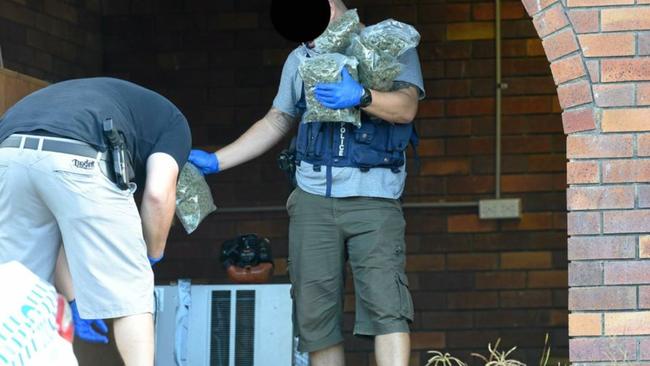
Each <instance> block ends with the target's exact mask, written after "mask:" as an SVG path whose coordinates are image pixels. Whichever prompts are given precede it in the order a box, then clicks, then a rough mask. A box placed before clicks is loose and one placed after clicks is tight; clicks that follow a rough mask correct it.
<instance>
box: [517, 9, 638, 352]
mask: <svg viewBox="0 0 650 366" xmlns="http://www.w3.org/2000/svg"><path fill="white" fill-rule="evenodd" d="M523 3H524V5H525V7H526V9H527V10H528V13H529V14H530V15H531V16H532V17H533V22H534V24H535V28H536V29H537V32H538V34H539V36H540V38H542V41H543V45H544V49H545V51H546V55H547V57H548V60H549V61H550V62H551V69H552V72H553V77H554V79H555V83H556V84H557V85H558V87H557V91H558V96H559V100H560V104H561V106H562V108H563V111H564V112H563V123H564V131H565V133H567V134H568V138H567V158H568V159H569V163H568V166H567V180H568V184H569V188H568V190H567V206H568V210H569V214H568V234H569V236H570V238H569V244H568V251H569V253H568V258H569V260H570V264H569V286H570V289H569V310H570V315H569V335H570V337H572V338H571V340H570V355H571V361H572V362H574V363H581V364H582V363H584V364H591V363H595V362H613V361H623V360H626V361H647V360H650V336H649V335H650V311H647V310H648V309H650V286H648V285H649V284H650V261H649V260H648V258H650V236H648V235H646V233H648V232H649V231H650V210H648V208H649V207H650V185H648V184H647V183H649V182H650V159H648V157H649V156H650V134H647V132H648V131H650V108H648V107H647V106H648V105H650V82H647V81H650V57H648V56H650V1H649V0H563V1H559V0H523Z"/></svg>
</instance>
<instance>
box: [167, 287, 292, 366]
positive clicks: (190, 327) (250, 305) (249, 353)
mask: <svg viewBox="0 0 650 366" xmlns="http://www.w3.org/2000/svg"><path fill="white" fill-rule="evenodd" d="M289 288H290V285H288V284H287V285H191V286H190V285H189V283H187V284H186V285H185V286H183V284H182V283H180V282H179V285H178V286H156V313H155V323H156V366H185V365H187V366H266V365H268V366H291V365H293V364H294V361H295V355H294V347H295V344H294V343H295V342H294V336H293V323H292V319H291V313H292V302H291V296H290V294H289ZM188 304H189V305H188Z"/></svg>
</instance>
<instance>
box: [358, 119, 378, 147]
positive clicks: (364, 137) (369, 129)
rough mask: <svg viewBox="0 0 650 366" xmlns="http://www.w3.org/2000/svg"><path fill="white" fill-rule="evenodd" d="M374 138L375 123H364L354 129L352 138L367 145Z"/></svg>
mask: <svg viewBox="0 0 650 366" xmlns="http://www.w3.org/2000/svg"><path fill="white" fill-rule="evenodd" d="M374 138H375V125H374V124H372V123H364V124H363V125H361V127H359V128H357V129H356V131H354V139H355V141H356V142H358V143H361V144H366V145H369V144H370V143H371V142H372V140H373V139H374Z"/></svg>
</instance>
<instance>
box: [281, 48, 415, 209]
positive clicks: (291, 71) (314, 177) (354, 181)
mask: <svg viewBox="0 0 650 366" xmlns="http://www.w3.org/2000/svg"><path fill="white" fill-rule="evenodd" d="M314 54H315V52H314V51H313V50H311V49H309V48H307V47H305V46H304V45H303V46H300V47H298V48H296V49H295V50H294V51H293V52H291V54H289V57H287V60H286V61H285V63H284V68H283V70H282V78H281V79H280V86H279V88H278V94H277V95H276V97H275V99H274V100H273V107H275V108H276V109H278V110H280V111H282V112H284V113H287V114H289V115H290V116H292V117H295V118H300V119H301V122H300V123H305V122H304V121H303V120H302V114H303V112H304V111H303V110H301V109H300V108H299V106H298V102H299V101H300V98H301V97H302V93H303V81H302V79H301V78H300V73H299V72H298V67H299V66H300V62H301V60H302V59H303V58H304V57H305V56H307V55H310V56H312V55H314ZM399 61H400V63H402V64H403V65H404V67H403V68H402V73H401V74H400V75H399V76H398V77H397V79H396V80H395V81H396V82H405V83H408V84H411V85H413V86H415V87H416V88H417V89H418V91H419V94H420V99H423V98H424V96H425V91H424V82H423V80H422V70H421V68H420V60H419V58H418V54H417V51H416V50H415V49H411V50H409V51H407V52H405V53H404V54H403V55H402V56H401V57H400V58H399ZM386 123H389V122H386ZM296 180H297V183H298V186H299V187H300V188H301V189H303V190H304V191H306V192H309V193H312V194H317V195H321V196H325V195H326V191H327V179H326V171H325V169H322V170H321V171H320V172H318V171H314V169H313V168H312V165H311V164H309V163H307V162H305V161H302V162H301V163H300V166H299V167H298V168H297V170H296ZM405 180H406V167H403V168H402V169H400V172H399V173H393V172H392V171H391V170H390V169H382V168H376V169H370V170H369V171H367V172H362V171H361V170H359V169H358V168H354V167H345V168H339V167H333V168H332V189H331V196H332V197H339V198H341V197H358V196H362V197H378V198H392V199H395V198H399V197H400V196H401V195H402V192H403V190H404V182H405Z"/></svg>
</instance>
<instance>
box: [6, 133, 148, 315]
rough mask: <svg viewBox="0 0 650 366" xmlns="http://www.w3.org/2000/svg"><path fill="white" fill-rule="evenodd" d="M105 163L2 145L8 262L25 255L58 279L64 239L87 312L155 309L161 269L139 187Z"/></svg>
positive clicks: (77, 294)
mask: <svg viewBox="0 0 650 366" xmlns="http://www.w3.org/2000/svg"><path fill="white" fill-rule="evenodd" d="M13 136H21V135H13ZM34 137H36V138H38V139H39V140H40V139H56V140H62V141H66V142H72V143H78V144H84V143H82V142H77V141H74V140H67V139H57V138H53V137H40V136H34ZM32 142H33V140H32ZM41 144H42V143H41V142H39V145H38V146H41ZM84 145H85V144H84ZM21 146H22V145H21ZM99 165H100V161H99V160H98V159H97V158H88V157H84V156H77V155H71V154H65V153H59V152H48V151H41V150H33V149H25V148H22V147H13V148H12V147H4V148H3V147H0V263H5V262H9V261H11V260H17V261H19V262H21V263H23V264H24V265H25V266H27V267H28V268H29V269H30V270H32V271H33V272H34V273H36V274H37V275H38V276H39V277H41V278H43V279H45V280H47V281H49V282H53V277H54V275H53V274H54V268H55V264H56V258H57V253H58V250H59V245H61V244H60V243H63V245H64V247H65V251H66V255H67V259H68V263H69V266H70V273H71V274H72V281H73V286H74V290H75V298H76V300H77V304H78V306H79V313H80V315H81V317H82V318H87V319H108V318H118V317H123V316H128V315H135V314H142V313H152V312H153V289H154V284H153V272H152V270H151V266H150V264H149V261H148V259H147V250H146V244H145V241H144V237H143V234H142V222H141V220H140V215H139V213H138V209H137V207H136V205H135V201H134V200H133V191H132V190H124V191H123V190H120V189H119V188H118V187H117V186H116V185H115V184H114V183H113V182H111V181H110V180H109V179H108V178H107V177H106V176H105V175H104V174H103V173H102V172H101V170H100V167H99Z"/></svg>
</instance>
